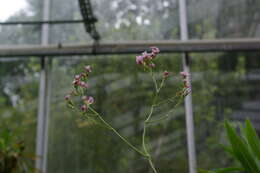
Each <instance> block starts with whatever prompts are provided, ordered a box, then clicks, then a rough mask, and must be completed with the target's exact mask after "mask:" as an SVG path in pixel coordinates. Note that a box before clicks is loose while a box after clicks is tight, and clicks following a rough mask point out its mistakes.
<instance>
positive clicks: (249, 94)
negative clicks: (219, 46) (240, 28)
mask: <svg viewBox="0 0 260 173" xmlns="http://www.w3.org/2000/svg"><path fill="white" fill-rule="evenodd" d="M259 55H260V54H259V53H255V52H250V53H249V52H247V53H245V52H242V53H236V52H234V53H206V54H192V55H191V56H192V58H193V64H192V72H193V76H192V79H193V80H192V81H193V82H192V84H193V103H194V112H195V128H196V130H195V132H196V142H197V145H196V146H197V154H198V167H199V168H211V169H212V168H219V167H225V166H230V164H231V163H232V161H233V159H230V157H229V156H228V155H227V154H226V152H225V151H224V149H223V148H222V147H221V146H220V144H227V141H226V136H225V130H224V127H223V121H224V119H229V120H232V121H233V122H234V124H237V125H238V122H244V120H245V119H246V118H249V119H250V120H252V121H253V124H254V125H255V127H256V129H257V131H258V132H259V130H260V124H259V120H260V119H259V115H260V109H259V103H260V102H259V101H260V100H259V94H260V92H259V88H260V87H259V84H260V83H259V81H260V80H259V79H260V78H259V75H260V63H259V58H258V57H259Z"/></svg>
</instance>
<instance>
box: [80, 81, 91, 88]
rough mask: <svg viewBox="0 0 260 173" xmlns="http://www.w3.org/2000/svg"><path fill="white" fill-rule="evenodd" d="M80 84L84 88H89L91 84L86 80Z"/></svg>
mask: <svg viewBox="0 0 260 173" xmlns="http://www.w3.org/2000/svg"><path fill="white" fill-rule="evenodd" d="M79 85H80V86H81V87H82V88H89V85H88V84H87V83H85V82H82V81H81V82H80V83H79Z"/></svg>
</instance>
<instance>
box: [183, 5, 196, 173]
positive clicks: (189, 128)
mask: <svg viewBox="0 0 260 173" xmlns="http://www.w3.org/2000/svg"><path fill="white" fill-rule="evenodd" d="M179 12H180V14H179V16H180V33H181V40H182V41H186V40H188V26H187V7H186V0H179ZM189 62H190V61H189V55H188V53H187V52H185V53H183V54H182V64H183V71H185V72H188V73H190V66H189V65H190V63H189ZM188 84H189V85H190V86H191V81H190V78H188ZM184 103H185V117H186V132H187V143H188V157H189V173H197V163H196V152H195V138H194V120H193V110H192V93H190V94H189V95H187V96H186V98H185V101H184Z"/></svg>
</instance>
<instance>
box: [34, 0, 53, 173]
mask: <svg viewBox="0 0 260 173" xmlns="http://www.w3.org/2000/svg"><path fill="white" fill-rule="evenodd" d="M49 14H50V0H43V20H44V21H45V20H49V16H50V15H49ZM48 43H49V25H48V24H43V25H42V32H41V45H48ZM50 82H51V80H50V76H49V60H48V58H47V57H42V58H41V72H40V87H39V103H38V118H37V137H36V155H37V159H36V165H35V167H36V169H37V170H38V171H40V172H42V173H46V171H47V149H48V147H47V146H48V114H49V101H50Z"/></svg>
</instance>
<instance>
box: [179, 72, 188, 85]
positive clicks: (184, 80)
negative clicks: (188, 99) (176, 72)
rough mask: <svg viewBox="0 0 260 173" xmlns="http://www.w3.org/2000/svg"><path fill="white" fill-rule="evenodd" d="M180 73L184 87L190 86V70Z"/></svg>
mask: <svg viewBox="0 0 260 173" xmlns="http://www.w3.org/2000/svg"><path fill="white" fill-rule="evenodd" d="M180 75H181V77H182V81H183V84H184V88H190V86H189V84H188V77H189V75H190V74H189V73H188V72H184V71H182V72H180Z"/></svg>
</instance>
